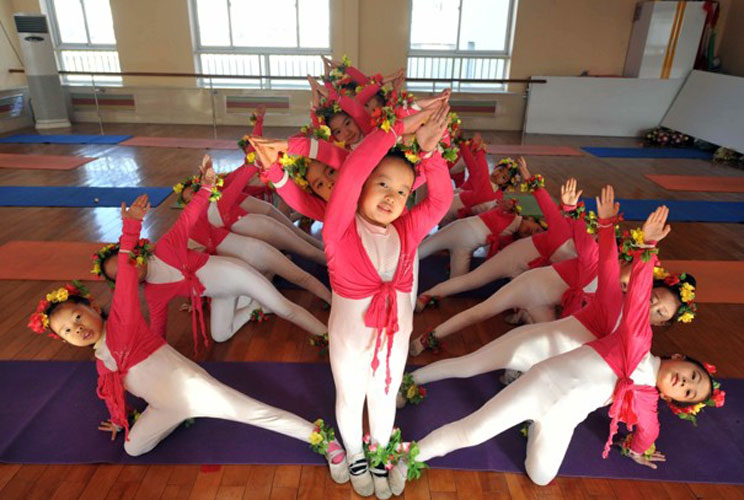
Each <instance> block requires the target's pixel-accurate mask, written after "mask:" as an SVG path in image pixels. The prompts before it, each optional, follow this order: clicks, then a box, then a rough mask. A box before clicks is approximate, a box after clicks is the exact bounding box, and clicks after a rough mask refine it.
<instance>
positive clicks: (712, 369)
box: [703, 362, 718, 375]
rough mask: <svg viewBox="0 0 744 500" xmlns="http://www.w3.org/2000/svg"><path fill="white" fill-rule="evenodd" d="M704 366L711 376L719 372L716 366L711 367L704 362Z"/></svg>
mask: <svg viewBox="0 0 744 500" xmlns="http://www.w3.org/2000/svg"><path fill="white" fill-rule="evenodd" d="M703 366H704V367H705V369H706V370H708V373H710V374H711V375H713V374H715V373H716V372H717V371H718V370H716V365H711V364H710V363H705V362H703Z"/></svg>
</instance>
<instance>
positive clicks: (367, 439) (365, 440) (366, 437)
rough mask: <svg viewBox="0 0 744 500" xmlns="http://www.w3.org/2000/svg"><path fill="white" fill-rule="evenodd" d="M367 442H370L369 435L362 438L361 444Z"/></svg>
mask: <svg viewBox="0 0 744 500" xmlns="http://www.w3.org/2000/svg"><path fill="white" fill-rule="evenodd" d="M369 440H370V439H369V434H365V435H364V437H363V438H362V442H363V443H364V444H369Z"/></svg>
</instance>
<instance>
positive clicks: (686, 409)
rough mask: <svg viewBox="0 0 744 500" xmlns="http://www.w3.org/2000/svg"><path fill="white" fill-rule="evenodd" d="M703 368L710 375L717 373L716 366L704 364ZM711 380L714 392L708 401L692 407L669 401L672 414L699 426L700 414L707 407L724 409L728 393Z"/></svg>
mask: <svg viewBox="0 0 744 500" xmlns="http://www.w3.org/2000/svg"><path fill="white" fill-rule="evenodd" d="M703 366H704V367H705V370H706V371H707V372H708V374H709V375H713V374H715V373H716V371H717V370H716V367H715V366H714V365H711V364H708V363H703ZM710 380H711V383H712V384H713V391H712V392H711V394H710V397H708V399H706V400H705V401H701V402H700V403H697V404H694V405H690V406H679V405H677V404H675V403H674V402H673V401H667V406H669V409H670V410H672V413H674V414H675V415H677V416H678V417H679V418H681V419H682V420H687V421H688V422H692V424H693V425H697V415H698V413H700V410H702V409H703V408H705V407H706V406H710V407H712V408H720V407H722V406H723V405H724V403H725V402H726V391H722V390H721V384H720V383H718V382H716V381H715V380H713V378H711V379H710Z"/></svg>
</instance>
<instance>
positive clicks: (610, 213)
mask: <svg viewBox="0 0 744 500" xmlns="http://www.w3.org/2000/svg"><path fill="white" fill-rule="evenodd" d="M595 200H596V201H597V217H599V218H600V219H612V218H614V217H615V216H616V215H617V213H618V212H619V211H620V204H619V203H615V188H613V187H612V186H610V185H609V184H608V185H607V186H605V187H603V188H602V191H601V192H600V194H599V196H597V197H596V198H595Z"/></svg>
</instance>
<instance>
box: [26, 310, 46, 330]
mask: <svg viewBox="0 0 744 500" xmlns="http://www.w3.org/2000/svg"><path fill="white" fill-rule="evenodd" d="M43 318H44V316H43V315H42V314H41V313H38V312H37V313H33V314H32V315H31V318H29V320H28V327H29V328H30V329H32V330H33V331H35V332H36V333H43V332H44V330H45V328H44V320H43Z"/></svg>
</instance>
